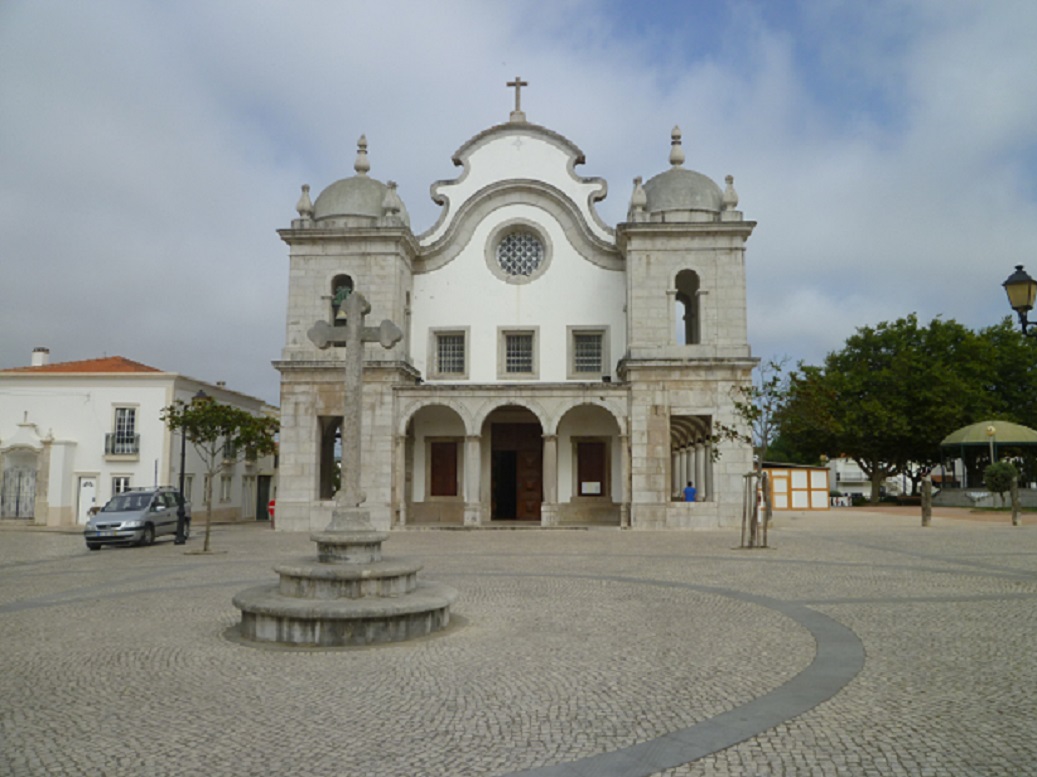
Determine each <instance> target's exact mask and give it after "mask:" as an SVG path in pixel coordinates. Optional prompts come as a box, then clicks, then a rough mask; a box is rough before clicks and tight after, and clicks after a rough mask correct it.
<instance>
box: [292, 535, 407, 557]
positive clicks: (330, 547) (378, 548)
mask: <svg viewBox="0 0 1037 777" xmlns="http://www.w3.org/2000/svg"><path fill="white" fill-rule="evenodd" d="M310 539H311V540H313V541H314V542H316V543H317V559H318V560H319V561H320V562H321V563H323V564H367V563H370V562H372V561H379V560H381V558H382V543H383V542H385V541H386V540H387V539H389V534H388V532H380V531H349V532H330V531H326V532H321V533H319V534H311V535H310Z"/></svg>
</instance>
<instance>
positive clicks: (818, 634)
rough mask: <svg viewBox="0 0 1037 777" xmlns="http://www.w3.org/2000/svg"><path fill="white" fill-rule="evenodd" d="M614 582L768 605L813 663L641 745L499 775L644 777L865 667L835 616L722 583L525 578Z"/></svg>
mask: <svg viewBox="0 0 1037 777" xmlns="http://www.w3.org/2000/svg"><path fill="white" fill-rule="evenodd" d="M530 576H531V577H532V576H535V577H581V578H585V579H591V580H613V581H617V582H623V583H637V584H641V585H646V584H647V585H654V586H660V587H667V588H686V589H688V590H692V591H696V592H699V593H705V594H713V595H716V596H726V597H730V598H731V599H737V600H739V601H742V602H748V603H751V604H756V605H759V606H761V607H767V608H769V609H771V610H775V611H777V612H779V613H781V614H782V615H784V616H786V617H787V618H790V619H791V620H793V621H795V622H796V623H798V624H799V625H800V626H802V627H803V628H805V629H807V630H808V631H809V632H810V633H811V634H812V635H813V637H814V640H815V641H816V643H817V652H816V653H815V655H814V660H813V661H812V662H811V663H810V666H808V667H807V668H806V669H804V670H803V671H802V672H800V673H799V674H798V675H796V676H795V677H793V678H792V679H791V680H789V681H788V682H786V683H785V684H784V685H781V686H779V687H777V688H775V689H774V690H773V691H770V692H769V693H766V694H764V695H763V696H760V697H759V698H757V699H753V700H752V701H751V702H749V703H747V704H743V705H742V706H740V707H736V708H735V709H733V710H729V711H727V712H724V713H721V714H720V715H717V716H715V717H713V718H710V719H709V720H706V721H703V722H702V723H699V724H696V725H694V726H691V727H689V728H684V729H680V730H678V731H672V732H670V733H669V734H664V735H663V736H661V737H657V738H655V739H652V740H650V741H648V742H641V743H640V744H636V745H632V746H630V747H625V748H623V749H621V750H616V751H613V752H611V753H602V754H600V755H595V756H591V757H589V758H581V759H580V760H578V761H572V762H570V763H562V764H554V765H551V766H541V767H539V768H536V769H528V770H525V771H521V772H510V773H508V774H506V775H501V777H649V775H653V774H656V773H657V772H661V771H663V770H665V769H672V768H674V767H676V766H680V765H682V764H686V763H689V762H691V761H696V760H698V759H699V758H702V757H704V756H707V755H709V754H710V753H715V752H716V751H718V750H723V749H725V748H728V747H731V746H732V745H735V744H738V743H739V742H742V741H744V740H746V739H749V738H750V737H752V736H755V735H756V734H759V733H761V732H763V731H766V730H767V729H769V728H773V727H774V726H776V725H778V724H780V723H783V722H784V721H786V720H789V719H791V718H794V717H796V716H798V715H802V714H803V713H804V712H807V711H808V710H810V709H813V708H814V707H816V706H817V705H818V704H820V703H821V702H823V701H827V700H828V699H830V698H832V697H833V696H835V694H837V693H838V692H839V691H840V690H842V688H843V687H844V686H845V685H846V684H847V683H849V682H850V680H852V679H853V678H854V677H856V676H857V673H858V672H860V671H861V669H862V668H863V667H864V645H863V643H862V642H861V640H860V638H859V637H858V636H857V635H856V634H854V633H853V631H851V630H850V629H849V628H847V627H846V626H844V625H842V624H841V623H839V622H838V621H836V620H834V619H832V618H830V617H828V616H827V615H823V614H822V613H819V612H816V611H814V610H811V609H810V608H809V607H806V606H805V605H803V604H798V603H795V602H783V601H780V600H778V599H772V598H770V597H768V596H758V595H754V594H746V593H743V592H741V591H734V590H731V589H729V588H717V587H713V586H704V585H695V584H693V583H677V582H670V581H664V580H646V579H644V578H630V577H622V576H613V575H530Z"/></svg>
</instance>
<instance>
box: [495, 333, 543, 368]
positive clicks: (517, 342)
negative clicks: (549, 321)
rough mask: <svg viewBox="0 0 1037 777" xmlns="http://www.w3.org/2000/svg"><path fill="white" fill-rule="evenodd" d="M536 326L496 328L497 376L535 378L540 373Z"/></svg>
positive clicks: (538, 334)
mask: <svg viewBox="0 0 1037 777" xmlns="http://www.w3.org/2000/svg"><path fill="white" fill-rule="evenodd" d="M539 336H540V332H539V328H538V327H526V328H523V329H503V328H502V329H498V330H497V378H498V379H500V380H516V379H517V380H535V379H537V378H538V377H539V376H540V375H539V373H540V364H539V361H540V355H539V348H540V344H539V342H538V338H539Z"/></svg>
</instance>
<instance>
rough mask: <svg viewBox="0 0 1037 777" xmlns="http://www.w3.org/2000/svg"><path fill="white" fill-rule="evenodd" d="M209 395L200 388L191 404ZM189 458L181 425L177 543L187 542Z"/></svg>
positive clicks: (192, 398) (183, 429) (175, 542)
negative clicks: (186, 483) (185, 473)
mask: <svg viewBox="0 0 1037 777" xmlns="http://www.w3.org/2000/svg"><path fill="white" fill-rule="evenodd" d="M208 398H209V395H208V394H206V393H205V392H204V391H202V390H201V389H198V393H197V394H195V395H194V396H193V397H191V404H192V405H193V404H194V403H195V402H198V401H200V400H203V399H208ZM186 458H187V428H186V427H183V426H182V427H180V499H178V500H177V503H178V507H177V511H176V539H175V540H173V543H174V544H176V545H183V544H184V543H186V542H187V532H186V531H185V529H186V528H187V514H186V512H185V511H184V504H185V503H186V502H187V499H186V498H185V497H184V461H185V459H186Z"/></svg>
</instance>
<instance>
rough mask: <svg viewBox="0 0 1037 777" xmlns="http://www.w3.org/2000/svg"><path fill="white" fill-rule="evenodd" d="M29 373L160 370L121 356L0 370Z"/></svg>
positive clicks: (112, 372) (119, 372) (2, 371)
mask: <svg viewBox="0 0 1037 777" xmlns="http://www.w3.org/2000/svg"><path fill="white" fill-rule="evenodd" d="M14 372H17V373H31V374H33V375H39V374H43V373H48V374H49V373H63V374H75V373H109V374H124V373H135V372H138V373H139V372H162V370H158V369H155V368H154V367H149V366H148V365H146V364H141V363H140V362H135V361H133V360H132V359H126V358H124V357H122V356H105V357H102V358H100V359H83V360H82V361H78V362H57V363H55V364H44V365H42V366H39V367H13V368H11V369H8V370H0V375H4V374H10V373H14Z"/></svg>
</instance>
